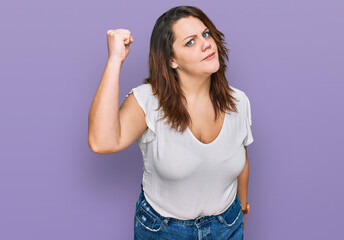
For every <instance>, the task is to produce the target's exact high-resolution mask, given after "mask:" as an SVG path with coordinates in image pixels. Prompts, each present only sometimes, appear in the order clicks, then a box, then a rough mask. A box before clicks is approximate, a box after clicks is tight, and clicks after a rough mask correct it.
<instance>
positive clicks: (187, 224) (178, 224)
mask: <svg viewBox="0 0 344 240" xmlns="http://www.w3.org/2000/svg"><path fill="white" fill-rule="evenodd" d="M156 239H158V240H225V239H226V240H243V239H244V222H243V212H242V210H241V202H240V199H239V197H238V196H236V198H235V200H234V202H233V203H232V205H231V206H229V207H228V209H227V210H226V211H224V212H223V213H221V214H218V215H211V216H202V215H200V216H198V217H197V218H195V219H191V220H182V219H176V218H171V217H163V216H161V215H159V213H157V212H156V211H155V210H154V209H153V208H152V206H151V205H150V204H149V203H148V202H147V201H146V199H145V197H144V194H143V190H142V185H141V193H140V196H139V199H138V200H137V202H136V210H135V219H134V240H156Z"/></svg>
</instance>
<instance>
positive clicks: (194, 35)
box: [183, 28, 209, 41]
mask: <svg viewBox="0 0 344 240" xmlns="http://www.w3.org/2000/svg"><path fill="white" fill-rule="evenodd" d="M206 30H209V29H208V28H205V29H204V30H203V32H202V33H204V32H205V31H206ZM195 36H197V35H191V36H188V37H186V38H184V39H183V41H185V39H187V38H189V37H195Z"/></svg>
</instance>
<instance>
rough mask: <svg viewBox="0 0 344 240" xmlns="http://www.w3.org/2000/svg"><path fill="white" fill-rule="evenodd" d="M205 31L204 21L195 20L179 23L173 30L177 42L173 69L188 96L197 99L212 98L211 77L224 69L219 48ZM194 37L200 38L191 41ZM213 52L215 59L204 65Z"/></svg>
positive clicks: (186, 19) (193, 18)
mask: <svg viewBox="0 0 344 240" xmlns="http://www.w3.org/2000/svg"><path fill="white" fill-rule="evenodd" d="M205 29H206V26H205V25H204V24H203V22H202V21H201V20H199V19H198V18H195V17H191V16H190V17H187V18H182V19H179V20H178V21H177V22H175V23H174V25H173V26H172V31H173V33H174V35H175V41H174V43H173V45H172V47H173V51H174V57H173V58H172V59H171V64H170V65H171V67H172V68H174V69H175V70H176V71H177V73H178V76H179V78H180V83H181V88H182V90H183V91H184V93H185V94H186V96H187V97H190V98H193V99H195V98H199V99H201V98H202V97H208V98H209V89H210V76H211V74H212V73H214V72H217V71H218V69H219V68H220V63H219V59H218V52H217V45H216V43H215V41H214V39H213V38H212V37H211V35H210V33H209V32H208V30H206V31H204V30H205ZM191 35H196V36H193V37H189V36H191ZM186 37H188V38H186ZM185 38H186V39H185ZM213 52H215V57H214V58H213V59H211V60H208V61H203V59H204V58H205V57H206V56H208V55H209V54H210V53H213Z"/></svg>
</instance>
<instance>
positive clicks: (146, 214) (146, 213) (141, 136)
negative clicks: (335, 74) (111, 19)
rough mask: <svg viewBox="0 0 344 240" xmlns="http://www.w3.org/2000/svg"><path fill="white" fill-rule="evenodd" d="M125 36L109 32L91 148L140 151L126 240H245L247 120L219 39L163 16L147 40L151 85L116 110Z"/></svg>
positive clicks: (177, 11)
mask: <svg viewBox="0 0 344 240" xmlns="http://www.w3.org/2000/svg"><path fill="white" fill-rule="evenodd" d="M130 34H131V33H130V31H129V30H127V29H116V30H109V31H108V32H107V40H108V50H109V57H108V62H107V65H106V68H105V71H104V74H103V76H102V79H101V83H100V85H99V88H98V90H97V93H96V96H95V98H94V100H93V103H92V106H91V109H90V115H89V145H90V147H91V149H92V150H93V151H94V152H96V153H101V154H108V153H114V152H119V151H121V150H123V149H125V148H127V147H128V146H129V145H131V144H132V143H133V142H134V141H135V140H137V142H138V145H139V147H140V149H141V151H142V154H143V161H144V168H143V170H144V172H143V179H142V184H141V193H140V196H139V199H138V201H137V202H136V211H135V220H134V239H144V240H147V239H168V240H169V239H173V240H174V239H199V240H200V239H216V240H222V239H232V240H234V239H235V240H236V239H243V229H244V215H243V213H244V212H247V210H246V209H247V206H248V203H247V202H246V199H247V185H248V159H247V150H246V146H247V145H249V144H251V143H252V142H253V136H252V133H251V129H250V126H251V111H250V102H249V99H248V97H247V96H246V95H245V93H244V92H243V91H241V90H239V89H237V88H234V87H230V86H229V85H228V82H227V80H226V77H225V70H226V64H225V62H224V58H226V59H227V60H228V55H227V52H228V49H226V48H225V46H224V41H223V34H222V33H221V32H219V31H218V30H217V29H216V28H215V26H214V24H213V23H212V22H211V20H210V19H209V18H208V17H207V16H206V15H205V14H204V13H203V12H202V11H201V10H200V9H198V8H196V7H191V6H179V7H175V8H172V9H170V10H169V11H167V12H165V13H164V14H163V15H161V16H160V17H159V19H158V20H157V21H156V24H155V26H154V29H153V32H152V36H151V41H150V54H149V70H150V71H149V77H148V78H146V79H145V81H144V83H143V84H141V85H140V86H138V87H136V88H133V89H132V90H131V91H130V93H133V94H130V93H129V94H128V95H127V96H126V99H125V101H124V102H123V104H122V106H121V107H120V109H118V105H119V99H118V98H119V97H118V96H119V73H120V68H121V65H122V63H123V61H124V59H125V58H126V57H127V55H128V53H129V45H130V44H131V43H133V41H134V40H133V38H132V36H131V35H130ZM239 196H240V198H239Z"/></svg>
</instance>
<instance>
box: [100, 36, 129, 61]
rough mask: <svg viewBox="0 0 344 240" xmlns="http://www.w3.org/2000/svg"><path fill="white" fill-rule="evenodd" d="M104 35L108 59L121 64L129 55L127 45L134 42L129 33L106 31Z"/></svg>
mask: <svg viewBox="0 0 344 240" xmlns="http://www.w3.org/2000/svg"><path fill="white" fill-rule="evenodd" d="M106 35H107V45H108V53H109V56H108V58H109V59H111V60H112V59H116V60H119V61H120V62H123V61H124V59H125V58H126V57H127V56H128V54H129V45H130V44H131V43H133V42H134V39H133V37H132V36H131V35H130V31H129V30H128V29H115V30H108V31H107V32H106Z"/></svg>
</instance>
